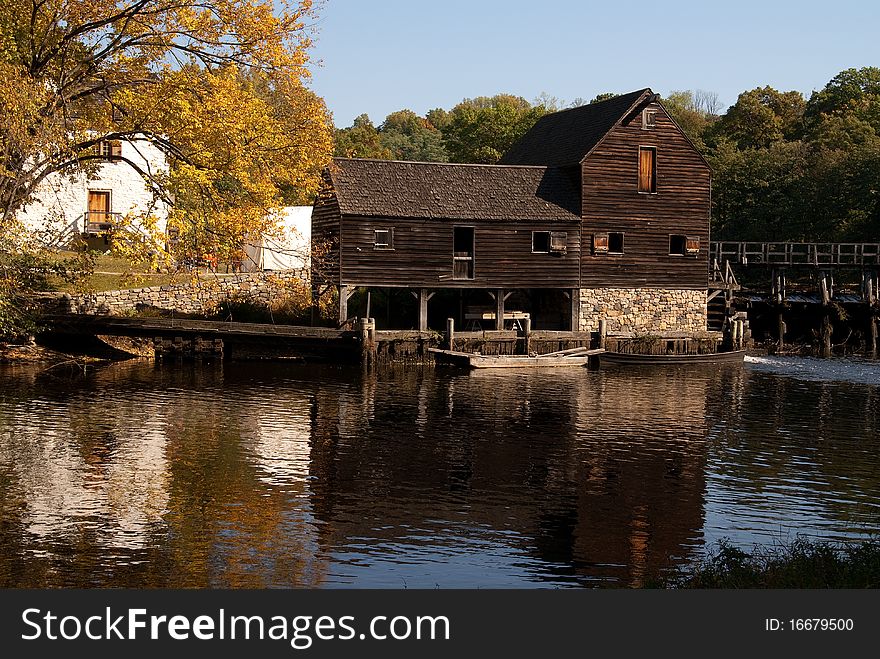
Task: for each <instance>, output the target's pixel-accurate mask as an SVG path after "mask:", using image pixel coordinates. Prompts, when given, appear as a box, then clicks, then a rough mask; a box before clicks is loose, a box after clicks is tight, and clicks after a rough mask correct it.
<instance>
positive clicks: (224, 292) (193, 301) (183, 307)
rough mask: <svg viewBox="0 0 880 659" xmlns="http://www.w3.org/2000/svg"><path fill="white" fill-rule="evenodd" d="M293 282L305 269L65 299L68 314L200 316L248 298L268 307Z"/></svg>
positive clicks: (299, 277)
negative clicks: (153, 310) (149, 310)
mask: <svg viewBox="0 0 880 659" xmlns="http://www.w3.org/2000/svg"><path fill="white" fill-rule="evenodd" d="M292 280H300V281H306V275H305V273H304V272H303V271H302V270H287V271H278V272H265V273H263V272H258V273H247V274H239V275H232V276H229V277H222V276H218V277H216V278H215V279H210V280H199V281H197V282H192V281H187V282H183V283H177V284H168V285H165V286H149V287H147V288H132V289H125V290H118V291H104V292H101V293H87V294H83V295H71V296H65V301H66V306H67V311H68V313H79V314H110V315H114V314H124V313H128V312H131V311H134V310H135V309H136V308H137V306H138V305H147V306H151V307H157V308H159V309H168V310H174V311H177V312H179V313H192V314H199V313H204V312H206V311H210V310H211V308H212V307H214V306H216V305H217V304H218V303H220V302H222V301H223V300H227V299H230V298H234V297H247V298H249V299H251V300H253V301H254V302H256V303H258V304H259V303H263V304H268V303H269V301H270V300H271V299H272V298H273V297H274V296H275V295H277V294H278V293H279V291H280V290H281V289H282V288H283V287H284V285H285V284H286V283H289V282H291V281H292Z"/></svg>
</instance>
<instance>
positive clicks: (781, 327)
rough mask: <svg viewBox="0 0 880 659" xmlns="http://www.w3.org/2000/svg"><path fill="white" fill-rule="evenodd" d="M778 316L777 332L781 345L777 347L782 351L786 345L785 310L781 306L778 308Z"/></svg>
mask: <svg viewBox="0 0 880 659" xmlns="http://www.w3.org/2000/svg"><path fill="white" fill-rule="evenodd" d="M777 313H778V318H777V322H778V325H777V331H776V334H777V336H778V337H779V347H778V348H777V352H782V350H783V348H784V347H785V329H786V328H785V310H784V309H783V308H782V307H779V310H778V312H777Z"/></svg>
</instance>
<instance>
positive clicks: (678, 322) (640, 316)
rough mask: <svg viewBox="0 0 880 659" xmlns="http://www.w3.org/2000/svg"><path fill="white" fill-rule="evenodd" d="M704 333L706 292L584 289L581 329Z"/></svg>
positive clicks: (581, 305) (647, 332)
mask: <svg viewBox="0 0 880 659" xmlns="http://www.w3.org/2000/svg"><path fill="white" fill-rule="evenodd" d="M600 318H605V319H606V322H607V328H608V332H633V333H645V334H650V333H659V332H705V331H706V291H703V290H696V291H694V290H679V289H657V288H582V289H581V304H580V328H579V329H580V330H581V331H596V330H597V329H598V328H599V319H600Z"/></svg>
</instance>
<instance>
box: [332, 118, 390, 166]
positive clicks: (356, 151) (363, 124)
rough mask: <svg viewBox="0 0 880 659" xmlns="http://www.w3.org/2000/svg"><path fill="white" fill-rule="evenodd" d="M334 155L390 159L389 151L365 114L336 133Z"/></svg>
mask: <svg viewBox="0 0 880 659" xmlns="http://www.w3.org/2000/svg"><path fill="white" fill-rule="evenodd" d="M335 153H336V155H337V156H341V157H343V158H379V159H381V160H390V159H391V151H390V150H389V149H388V148H387V147H386V146H384V145H383V144H382V141H381V139H380V138H379V131H378V130H376V127H375V126H374V125H373V122H372V121H370V117H369V116H367V115H366V114H362V115H360V116H359V117H357V118H355V120H354V123H352V125H351V126H350V127H349V128H341V129H339V130H337V131H336V150H335Z"/></svg>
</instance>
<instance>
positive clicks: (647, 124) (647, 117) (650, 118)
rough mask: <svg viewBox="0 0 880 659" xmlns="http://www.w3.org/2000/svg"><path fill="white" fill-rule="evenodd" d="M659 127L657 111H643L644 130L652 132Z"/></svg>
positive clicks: (646, 109)
mask: <svg viewBox="0 0 880 659" xmlns="http://www.w3.org/2000/svg"><path fill="white" fill-rule="evenodd" d="M656 125H657V110H651V109H649V108H645V109H644V110H642V130H650V129H651V128H654V127H655V126H656Z"/></svg>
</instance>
